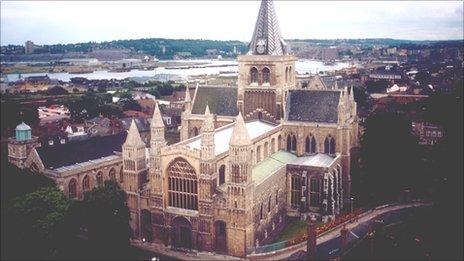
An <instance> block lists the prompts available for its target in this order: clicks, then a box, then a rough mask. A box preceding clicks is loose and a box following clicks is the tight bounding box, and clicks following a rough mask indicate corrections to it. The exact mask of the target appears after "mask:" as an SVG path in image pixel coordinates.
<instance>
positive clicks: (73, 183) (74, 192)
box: [68, 179, 77, 199]
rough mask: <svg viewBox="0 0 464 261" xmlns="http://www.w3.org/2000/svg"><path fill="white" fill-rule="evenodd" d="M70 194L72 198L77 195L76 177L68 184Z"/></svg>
mask: <svg viewBox="0 0 464 261" xmlns="http://www.w3.org/2000/svg"><path fill="white" fill-rule="evenodd" d="M68 195H69V198H70V199H75V198H76V197H77V182H76V179H71V181H69V184H68Z"/></svg>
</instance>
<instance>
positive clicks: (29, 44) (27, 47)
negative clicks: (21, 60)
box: [24, 40, 34, 54]
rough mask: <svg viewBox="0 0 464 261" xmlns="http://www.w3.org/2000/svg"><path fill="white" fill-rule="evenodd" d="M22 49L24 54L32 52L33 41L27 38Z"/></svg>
mask: <svg viewBox="0 0 464 261" xmlns="http://www.w3.org/2000/svg"><path fill="white" fill-rule="evenodd" d="M24 51H25V53H26V54H32V53H34V42H33V41H31V40H27V41H26V43H25V44H24Z"/></svg>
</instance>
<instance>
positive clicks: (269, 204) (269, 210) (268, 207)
mask: <svg viewBox="0 0 464 261" xmlns="http://www.w3.org/2000/svg"><path fill="white" fill-rule="evenodd" d="M271 200H272V197H271V196H269V202H268V205H267V212H271V203H272V202H271Z"/></svg>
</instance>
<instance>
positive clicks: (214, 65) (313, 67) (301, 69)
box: [7, 59, 350, 82]
mask: <svg viewBox="0 0 464 261" xmlns="http://www.w3.org/2000/svg"><path fill="white" fill-rule="evenodd" d="M177 62H184V63H193V62H194V63H196V64H198V63H204V64H203V65H202V66H195V67H194V68H187V69H181V68H176V69H168V68H166V67H158V68H155V69H153V70H147V71H145V70H131V71H128V72H110V71H106V70H102V71H94V72H92V73H81V74H72V73H67V72H61V73H24V74H16V73H15V74H7V80H8V82H14V81H17V80H18V79H19V76H20V75H21V77H22V78H24V77H28V76H44V75H48V76H49V77H50V78H51V79H56V80H60V81H64V82H69V81H70V80H71V78H74V77H83V78H87V79H89V80H110V79H117V80H122V79H125V78H130V77H154V76H155V75H157V74H173V75H181V76H199V75H217V74H220V73H221V72H224V71H227V72H230V73H235V74H236V73H237V72H238V64H237V61H236V60H224V61H218V60H181V61H177ZM349 66H350V64H349V63H348V62H339V63H335V64H333V65H324V63H323V62H321V61H315V60H303V59H302V60H299V61H297V62H296V63H295V67H296V68H295V69H296V71H297V72H298V73H300V74H305V73H315V72H316V71H333V70H339V69H342V68H346V67H349Z"/></svg>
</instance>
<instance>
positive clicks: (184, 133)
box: [180, 84, 198, 141]
mask: <svg viewBox="0 0 464 261" xmlns="http://www.w3.org/2000/svg"><path fill="white" fill-rule="evenodd" d="M197 88H198V84H197ZM191 113H192V98H191V97H190V90H189V87H188V84H187V86H186V88H185V99H184V111H183V112H182V114H181V126H182V127H181V131H180V140H181V141H182V140H186V139H188V138H189V121H188V119H189V117H190V115H191Z"/></svg>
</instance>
